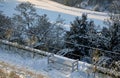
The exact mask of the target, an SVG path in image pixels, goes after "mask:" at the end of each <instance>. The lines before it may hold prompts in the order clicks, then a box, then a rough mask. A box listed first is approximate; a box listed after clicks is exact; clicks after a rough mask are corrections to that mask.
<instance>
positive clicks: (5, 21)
mask: <svg viewBox="0 0 120 78" xmlns="http://www.w3.org/2000/svg"><path fill="white" fill-rule="evenodd" d="M12 25H13V24H12V21H11V18H10V17H8V16H5V15H4V14H3V13H2V12H0V38H2V39H10V37H11V36H12V30H13V27H12Z"/></svg>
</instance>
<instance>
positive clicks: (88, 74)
mask: <svg viewBox="0 0 120 78" xmlns="http://www.w3.org/2000/svg"><path fill="white" fill-rule="evenodd" d="M0 46H1V47H0V62H1V61H3V62H6V63H8V64H13V65H15V66H18V67H23V68H26V69H29V70H32V71H34V72H37V73H38V72H39V73H41V74H42V75H45V76H46V77H49V78H94V76H95V78H111V77H109V76H106V75H103V74H101V73H96V74H95V75H94V73H92V70H89V69H90V68H88V66H89V64H87V63H84V62H79V65H78V71H74V72H73V73H71V72H70V71H68V70H65V71H64V70H59V69H57V68H62V67H59V65H49V64H48V63H47V57H41V56H38V55H36V56H35V57H34V58H32V57H31V54H29V52H27V51H25V50H22V49H17V48H12V49H11V50H8V49H7V47H6V49H5V46H4V48H3V46H2V45H0ZM58 57H59V58H63V59H65V60H68V58H65V57H61V56H58ZM69 60H70V59H69Z"/></svg>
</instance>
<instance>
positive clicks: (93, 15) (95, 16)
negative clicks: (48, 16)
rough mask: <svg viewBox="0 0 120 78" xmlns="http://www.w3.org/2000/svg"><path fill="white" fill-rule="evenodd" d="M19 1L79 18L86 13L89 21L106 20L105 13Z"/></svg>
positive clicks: (44, 1)
mask: <svg viewBox="0 0 120 78" xmlns="http://www.w3.org/2000/svg"><path fill="white" fill-rule="evenodd" d="M19 1H29V2H31V3H33V4H35V5H36V7H37V8H42V9H46V10H51V11H56V12H61V13H65V14H70V15H74V16H81V15H82V13H87V14H88V17H89V18H91V19H92V18H93V19H98V20H104V19H106V18H107V13H102V12H95V11H90V10H84V9H78V8H74V7H69V6H65V5H62V4H59V3H57V2H53V1H51V0H19Z"/></svg>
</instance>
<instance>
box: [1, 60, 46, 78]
mask: <svg viewBox="0 0 120 78" xmlns="http://www.w3.org/2000/svg"><path fill="white" fill-rule="evenodd" d="M8 71H9V72H8ZM20 75H22V76H23V77H24V78H26V77H27V76H30V78H48V77H46V76H44V75H42V74H40V73H35V72H34V71H32V70H28V69H26V68H23V67H22V68H20V67H19V68H18V67H17V66H14V65H10V64H8V63H5V62H1V61H0V78H21V77H20Z"/></svg>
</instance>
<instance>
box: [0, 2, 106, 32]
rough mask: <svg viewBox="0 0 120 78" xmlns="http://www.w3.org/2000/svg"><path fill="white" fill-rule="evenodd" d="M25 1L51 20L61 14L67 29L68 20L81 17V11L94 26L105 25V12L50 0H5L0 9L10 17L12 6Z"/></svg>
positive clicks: (13, 10) (12, 12)
mask: <svg viewBox="0 0 120 78" xmlns="http://www.w3.org/2000/svg"><path fill="white" fill-rule="evenodd" d="M26 1H29V2H31V3H32V4H34V5H35V6H36V9H37V13H38V14H40V15H42V14H47V16H48V18H49V20H50V21H51V22H54V21H56V19H57V17H58V15H61V18H62V19H64V20H65V21H64V23H65V24H66V25H65V26H64V27H65V28H67V29H68V30H69V27H70V26H69V25H70V22H71V21H73V20H74V19H75V17H76V16H79V17H81V15H82V13H87V14H88V20H93V21H94V22H95V24H96V26H101V27H103V26H106V25H104V23H103V21H104V19H106V18H108V16H107V14H106V13H102V12H95V11H90V10H84V9H78V8H74V7H69V6H65V5H62V4H59V3H56V2H53V1H51V0H6V2H4V3H1V4H0V11H3V13H4V14H6V15H8V16H10V17H11V16H13V14H14V13H16V11H15V9H14V8H15V7H16V6H17V5H18V4H19V3H20V2H26Z"/></svg>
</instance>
